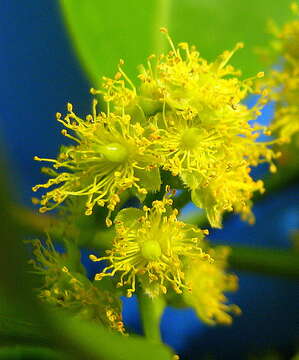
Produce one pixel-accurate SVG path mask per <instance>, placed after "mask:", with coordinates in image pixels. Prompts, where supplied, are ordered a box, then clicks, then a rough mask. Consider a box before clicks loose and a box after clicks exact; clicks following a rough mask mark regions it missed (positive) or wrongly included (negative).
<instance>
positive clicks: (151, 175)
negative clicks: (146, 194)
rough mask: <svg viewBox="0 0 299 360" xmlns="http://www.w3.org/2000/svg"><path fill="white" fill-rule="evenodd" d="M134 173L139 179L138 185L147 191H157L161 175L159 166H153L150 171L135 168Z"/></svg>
mask: <svg viewBox="0 0 299 360" xmlns="http://www.w3.org/2000/svg"><path fill="white" fill-rule="evenodd" d="M135 175H136V177H138V178H139V179H140V180H139V182H138V185H139V186H141V187H143V188H145V189H146V190H149V191H159V190H160V187H161V177H160V170H159V168H154V169H152V170H150V171H147V170H139V169H136V170H135Z"/></svg>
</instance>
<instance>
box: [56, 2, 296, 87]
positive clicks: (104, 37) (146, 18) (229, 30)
mask: <svg viewBox="0 0 299 360" xmlns="http://www.w3.org/2000/svg"><path fill="white" fill-rule="evenodd" d="M60 3H61V9H62V13H63V17H64V20H65V22H66V24H67V27H68V30H69V34H70V37H71V41H72V43H73V45H74V48H75V49H76V52H77V54H78V56H79V58H80V60H81V63H82V64H83V66H84V68H85V70H86V71H87V74H88V76H89V78H90V80H91V81H92V84H93V85H94V86H96V85H98V83H99V80H100V78H101V77H102V76H103V75H106V76H113V75H114V73H115V72H116V65H117V64H118V62H119V59H120V58H123V59H124V60H125V61H126V65H125V71H126V73H127V74H128V75H129V76H130V77H135V75H136V73H137V72H136V68H137V66H138V65H139V64H142V63H145V62H146V58H147V56H148V55H150V54H151V53H153V52H156V49H157V48H160V49H162V48H163V47H164V46H165V39H164V38H163V36H162V35H161V34H159V28H160V27H161V26H167V27H168V28H169V31H170V34H171V36H172V38H173V40H174V42H175V43H179V42H181V41H187V42H189V43H191V44H194V45H196V46H197V47H198V50H199V51H200V53H201V55H202V56H203V57H204V58H207V59H208V60H213V59H214V58H215V57H216V56H217V55H219V54H220V53H222V52H223V51H224V50H226V49H231V48H233V47H234V45H235V44H236V43H237V42H239V41H243V42H244V43H245V49H243V50H240V51H238V53H237V54H236V55H235V56H234V58H233V60H232V62H233V64H234V65H235V66H236V67H238V68H240V69H241V70H242V71H243V73H244V75H245V76H251V75H255V74H256V73H257V72H259V71H261V70H262V69H263V67H264V65H263V64H262V63H261V62H260V59H259V56H258V55H256V54H254V48H255V47H262V46H265V45H266V44H267V43H268V41H269V40H270V39H271V36H270V35H269V34H267V32H266V23H267V20H268V19H270V18H273V19H274V20H275V21H277V22H278V24H281V23H283V22H284V21H285V20H287V19H288V18H289V17H290V16H291V12H290V10H289V3H288V2H286V1H285V0H276V1H271V0H263V1H259V0H252V1H247V2H242V1H235V0H221V1H220V0H201V1H198V0H147V1H143V2H140V1H139V0H127V1H94V0H84V1H78V0H60ZM134 82H135V79H134Z"/></svg>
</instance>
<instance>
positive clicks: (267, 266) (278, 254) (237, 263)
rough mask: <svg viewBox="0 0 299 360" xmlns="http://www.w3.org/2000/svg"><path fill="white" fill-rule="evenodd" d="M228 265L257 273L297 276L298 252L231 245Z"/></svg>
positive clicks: (298, 272)
mask: <svg viewBox="0 0 299 360" xmlns="http://www.w3.org/2000/svg"><path fill="white" fill-rule="evenodd" d="M231 249H232V252H231V254H230V256H229V264H230V267H231V268H233V269H234V270H244V271H250V272H255V273H258V274H264V275H272V276H284V277H288V278H297V279H298V278H299V253H297V252H296V251H291V250H285V249H271V248H270V249H269V248H260V247H249V246H233V247H232V248H231Z"/></svg>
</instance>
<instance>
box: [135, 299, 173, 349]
mask: <svg viewBox="0 0 299 360" xmlns="http://www.w3.org/2000/svg"><path fill="white" fill-rule="evenodd" d="M138 300H139V306H140V312H141V319H142V323H143V330H144V335H145V336H146V337H147V338H148V339H149V340H152V341H154V342H162V339H161V334H160V320H161V316H162V314H163V311H164V308H165V306H166V303H165V299H164V298H163V297H156V298H150V297H149V296H148V295H146V294H139V295H138Z"/></svg>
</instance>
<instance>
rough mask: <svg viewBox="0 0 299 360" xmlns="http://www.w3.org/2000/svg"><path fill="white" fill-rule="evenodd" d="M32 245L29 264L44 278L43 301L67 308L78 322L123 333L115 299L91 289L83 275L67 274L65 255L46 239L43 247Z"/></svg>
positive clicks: (40, 295)
mask: <svg viewBox="0 0 299 360" xmlns="http://www.w3.org/2000/svg"><path fill="white" fill-rule="evenodd" d="M32 243H33V246H34V251H33V255H34V259H32V260H30V262H31V263H32V264H33V266H34V269H35V272H36V273H38V274H40V275H42V276H43V277H44V283H43V287H42V288H41V289H39V297H40V298H41V299H42V300H43V301H45V302H47V303H50V304H52V305H55V306H57V307H60V308H64V309H67V310H69V311H71V312H72V313H73V314H74V315H75V316H79V317H80V318H82V319H88V320H93V321H96V322H100V323H102V324H103V325H106V326H108V327H110V328H112V329H115V330H117V331H120V332H122V333H123V332H124V326H123V322H122V318H121V310H120V301H119V299H118V298H117V296H114V295H113V294H111V293H110V292H108V291H107V290H104V289H101V288H99V287H98V286H95V285H94V284H93V283H92V282H90V281H89V280H88V279H87V278H86V277H85V276H84V275H82V274H80V273H77V272H71V271H70V270H69V268H68V265H67V258H66V254H60V253H58V252H57V251H56V250H55V248H54V246H53V244H52V242H51V240H50V239H47V241H46V242H45V244H42V243H41V241H39V240H35V241H33V242H32Z"/></svg>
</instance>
